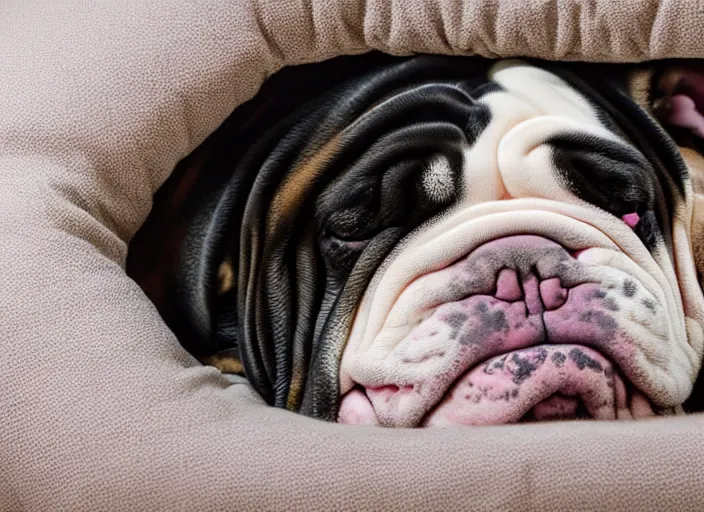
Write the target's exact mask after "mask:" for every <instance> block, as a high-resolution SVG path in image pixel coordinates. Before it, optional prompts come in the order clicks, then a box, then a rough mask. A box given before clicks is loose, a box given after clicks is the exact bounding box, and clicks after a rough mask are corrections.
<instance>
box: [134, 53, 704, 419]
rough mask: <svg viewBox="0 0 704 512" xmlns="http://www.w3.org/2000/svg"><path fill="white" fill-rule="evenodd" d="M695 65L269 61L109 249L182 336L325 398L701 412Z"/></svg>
mask: <svg viewBox="0 0 704 512" xmlns="http://www.w3.org/2000/svg"><path fill="white" fill-rule="evenodd" d="M702 76H704V75H702V74H701V73H700V72H699V70H698V69H694V70H693V69H691V68H689V67H677V66H675V65H674V64H672V63H662V64H659V65H658V66H654V65H639V66H623V65H621V66H615V65H592V64H558V63H546V62H540V61H521V60H506V61H490V60H485V59H480V58H471V57H441V56H423V55H422V56H415V57H411V58H398V57H390V56H384V55H379V54H369V55H365V56H360V57H343V58H338V59H334V60H332V61H328V62H326V63H322V64H314V65H308V66H301V67H297V68H289V69H286V70H284V71H282V72H280V73H278V74H277V75H275V76H274V77H272V78H271V79H270V80H269V81H268V82H267V83H266V84H265V86H264V87H263V88H262V90H261V91H260V93H259V94H258V95H257V96H256V97H255V98H253V99H252V100H251V101H250V102H248V103H247V104H245V105H243V106H242V107H240V108H239V109H237V111H235V112H234V114H233V115H232V117H231V118H230V119H229V120H228V121H227V122H226V123H225V124H224V125H223V126H222V127H221V128H220V129H219V130H218V131H217V132H216V133H214V134H213V135H212V136H211V137H210V138H209V139H208V140H207V141H206V142H205V143H204V144H203V145H202V146H201V147H200V148H199V149H198V150H197V151H196V152H194V153H193V154H192V155H191V156H190V157H189V158H187V159H186V160H184V161H183V162H182V163H181V164H180V165H179V167H178V168H177V169H176V170H175V171H174V173H173V176H172V177H171V178H170V180H169V181H167V182H166V183H165V184H164V186H163V187H162V189H161V190H160V191H159V192H158V193H157V195H156V197H155V201H154V208H153V211H152V213H151V215H150V218H149V219H148V220H147V223H146V224H145V225H144V227H143V228H142V230H141V231H140V232H139V233H138V234H137V236H136V237H135V239H134V240H133V241H132V244H131V247H130V252H129V256H128V265H127V266H128V273H130V275H131V276H132V277H133V278H134V279H135V280H136V281H137V282H138V283H140V285H141V286H142V288H143V289H144V291H145V293H146V294H147V295H148V296H149V297H150V298H151V300H152V301H153V302H154V304H155V305H156V307H157V308H158V309H159V311H160V313H161V314H162V316H163V317H164V319H165V321H166V322H167V324H168V325H169V326H170V327H171V328H172V329H173V331H174V332H175V333H176V335H177V336H178V338H179V340H180V341H181V343H182V344H183V345H184V347H186V348H187V349H188V350H189V351H190V352H191V353H192V354H194V356H196V357H198V358H200V359H201V360H202V361H203V362H204V363H206V364H213V365H215V366H217V367H219V368H220V369H221V370H223V371H226V372H230V373H241V374H244V375H246V377H247V378H248V379H249V381H250V383H251V384H252V386H253V387H254V388H255V389H256V390H257V391H258V392H259V393H260V394H261V395H262V396H263V397H264V398H265V399H266V400H267V401H268V403H270V404H271V405H272V406H275V407H282V408H288V409H290V410H293V411H296V412H300V413H302V414H306V415H309V416H313V417H316V418H319V419H322V420H327V421H340V422H343V423H354V424H366V425H381V426H386V427H447V426H450V425H484V424H498V423H514V422H519V421H548V420H567V419H579V418H593V419H637V418H642V417H647V416H652V415H656V414H673V413H682V412H683V411H686V410H697V408H699V407H701V401H700V398H699V397H700V396H701V395H700V393H699V391H698V390H699V389H700V386H701V384H697V383H696V381H697V376H698V375H699V373H700V371H701V365H702V354H703V352H704V298H703V297H702V289H701V271H702V265H703V263H704V258H703V257H702V251H703V247H704V228H703V225H702V218H703V217H704V214H703V213H702V212H703V211H704V206H702V201H701V197H702V193H703V192H704V190H703V188H704V187H702V178H703V177H704V165H702V161H703V159H702V156H701V155H702V151H701V147H700V146H699V144H700V140H699V137H701V135H702V133H700V128H701V126H704V124H701V119H704V117H702V116H701V114H700V109H701V107H702V105H704V95H700V93H701V91H703V90H704V86H702V84H704V80H701V81H700V79H701V77H702ZM698 116H699V117H698Z"/></svg>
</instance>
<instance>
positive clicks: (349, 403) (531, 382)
mask: <svg viewBox="0 0 704 512" xmlns="http://www.w3.org/2000/svg"><path fill="white" fill-rule="evenodd" d="M412 393H414V389H413V387H411V386H408V387H405V388H404V387H398V386H394V385H390V386H381V387H377V388H374V387H367V388H364V387H363V386H359V385H357V386H355V387H354V388H353V389H352V390H350V391H349V392H347V393H346V394H345V395H344V396H343V397H342V400H341V403H340V411H339V417H338V421H339V423H344V424H355V425H380V426H392V425H388V424H385V421H384V418H380V417H379V415H378V414H377V411H376V409H375V405H374V404H375V403H377V404H378V403H384V404H388V403H389V402H392V401H399V399H400V400H403V399H404V398H405V399H407V400H408V399H411V396H410V395H411V394H412ZM404 395H405V396H404ZM382 409H383V408H382ZM656 411H657V412H656ZM662 413H663V411H660V410H658V409H657V408H656V407H654V406H653V404H652V403H651V402H650V400H649V399H648V398H647V397H646V396H645V395H644V394H643V393H641V392H640V391H638V390H637V389H635V387H634V386H632V385H631V384H630V382H629V381H628V379H626V378H625V377H624V376H623V374H622V372H620V371H619V370H618V369H617V368H616V367H615V365H614V364H613V363H612V362H611V361H610V360H609V359H608V358H607V357H606V356H604V355H603V354H601V353H599V352H598V351H596V350H594V349H592V348H590V347H586V346H582V345H577V344H573V345H547V344H546V345H538V346H535V347H532V348H529V349H521V350H516V351H512V352H508V353H505V354H501V355H499V356H496V357H493V358H490V359H489V360H486V361H483V362H481V363H480V364H477V365H475V366H473V367H471V368H469V369H468V370H467V371H465V372H464V373H463V374H462V375H461V376H460V378H459V379H457V380H456V381H455V382H453V383H452V385H451V386H450V387H449V389H448V390H447V391H446V392H444V393H443V394H442V397H441V399H440V400H439V401H438V402H437V403H435V404H434V405H433V406H432V407H431V409H430V411H429V412H428V413H427V414H426V415H425V416H424V417H422V418H421V419H420V420H419V421H417V422H414V424H412V425H408V426H414V427H450V426H459V425H473V426H481V425H500V424H511V423H531V422H542V421H567V420H590V419H594V420H616V419H618V420H621V419H642V418H647V417H651V416H655V415H656V414H662Z"/></svg>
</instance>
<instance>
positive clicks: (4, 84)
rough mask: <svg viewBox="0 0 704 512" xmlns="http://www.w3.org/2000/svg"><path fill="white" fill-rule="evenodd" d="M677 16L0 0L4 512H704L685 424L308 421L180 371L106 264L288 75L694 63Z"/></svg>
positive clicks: (203, 373) (594, 5) (519, 8)
mask: <svg viewBox="0 0 704 512" xmlns="http://www.w3.org/2000/svg"><path fill="white" fill-rule="evenodd" d="M558 5H559V7H557V6H558ZM692 6H693V4H692V2H689V1H688V0H680V1H672V2H656V1H632V2H612V1H611V0H601V1H598V2H581V1H577V0H574V1H564V2H559V4H558V3H557V2H544V1H540V0H532V1H526V0H512V1H506V2H501V3H499V2H496V1H489V0H486V1H480V0H476V1H472V2H466V3H462V2H455V1H450V0H446V1H444V2H442V1H441V2H437V1H435V0H425V1H421V0H418V1H406V0H404V1H398V2H390V1H388V0H366V1H362V0H348V1H344V2H330V1H329V0H312V1H309V2H296V1H290V2H289V1H277V2H268V1H265V0H260V1H255V0H251V1H250V2H245V1H234V0H229V1H228V0H215V1H210V2H205V1H201V0H190V1H172V2H164V1H162V0H146V1H140V2H137V1H128V0H125V1H112V2H108V1H102V2H98V1H94V2H83V1H79V0H67V1H64V2H56V1H54V0H6V1H5V2H3V3H2V4H1V5H0V77H2V81H1V82H0V92H1V93H2V94H0V236H1V237H2V239H1V241H0V268H1V269H2V279H1V281H0V282H1V283H2V286H1V288H0V311H1V312H2V313H1V315H2V317H1V318H2V327H3V335H2V338H0V339H1V340H2V344H3V347H2V348H3V350H2V351H1V352H0V354H2V355H1V356H0V364H1V365H2V368H3V370H2V372H0V390H1V393H0V410H2V417H1V418H0V440H1V441H2V442H1V444H0V509H2V510H13V511H14V510H114V509H119V510H193V509H198V510H223V509H233V510H234V509H268V510H272V509H279V510H290V509H291V508H298V509H307V510H311V509H313V508H335V509H364V508H376V509H384V510H389V509H408V508H413V509H415V510H418V509H442V508H469V507H481V508H490V507H491V508H495V509H520V510H525V509H531V508H533V509H539V510H545V509H546V508H556V509H557V508H560V509H573V510H574V509H604V508H616V509H622V508H624V507H629V508H631V509H638V510H662V509H677V510H695V509H697V508H700V503H701V502H702V500H704V471H702V469H704V463H703V462H702V460H701V456H700V455H699V454H700V453H702V451H704V439H703V436H702V435H701V432H702V428H703V427H704V418H701V417H685V418H681V419H669V420H648V421H644V422H639V423H626V424H611V423H598V424H597V423H588V424H581V423H579V424H575V423H572V424H555V425H546V426H530V427H497V428H482V429H476V430H465V429H463V430H447V431H438V430H432V431H431V430H424V431H413V430H407V431H405V430H383V429H371V428H364V427H358V428H355V427H346V426H339V425H329V424H324V423H320V422H315V421H314V420H310V419H307V418H303V417H300V416H296V415H293V414H291V413H287V412H283V411H278V410H272V409H269V408H266V407H264V406H263V404H262V403H261V401H260V400H259V399H258V398H256V397H255V396H253V395H252V393H251V391H250V390H249V388H248V387H247V386H245V385H229V383H228V381H227V380H226V379H225V378H223V377H222V376H220V375H219V374H218V373H217V372H216V371H215V370H214V369H212V368H204V367H200V366H199V365H197V364H196V363H195V361H193V360H192V358H190V356H188V355H187V354H186V353H185V352H184V351H183V350H182V349H181V348H180V347H179V345H178V344H177V342H176V340H175V338H174V337H173V336H172V334H171V333H170V332H169V331H168V330H167V328H166V327H165V326H164V325H163V323H162V322H161V321H160V318H159V316H158V315H157V313H156V311H155V309H154V308H153V307H152V306H151V304H150V303H149V302H148V301H147V300H146V298H145V297H144V295H143V294H142V292H141V291H140V290H139V288H138V287H137V286H136V285H135V284H134V283H133V282H132V281H130V280H129V279H128V278H127V277H126V276H125V274H124V271H123V266H124V259H125V254H126V247H127V242H128V241H129V239H130V237H131V236H132V235H133V234H134V232H135V231H136V229H137V228H138V227H139V225H140V224H141V223H142V222H143V220H144V219H145V217H146V215H147V213H148V211H149V209H150V204H151V195H152V193H153V192H154V191H155V190H156V188H157V187H158V186H159V185H160V184H161V183H162V182H163V180H164V179H165V178H166V177H167V175H168V173H169V172H170V170H171V169H172V168H173V166H174V165H175V163H176V162H177V161H178V160H179V159H181V158H182V157H184V156H185V155H186V154H188V153H189V152H190V151H191V150H193V149H194V147H195V146H196V145H197V144H198V143H199V142H201V141H202V140H203V139H204V137H205V136H207V134H208V133H210V132H212V131H213V130H214V129H215V128H216V127H217V126H218V124H219V123H220V122H222V120H223V119H224V118H225V117H226V116H227V115H228V114H229V113H230V112H231V111H232V109H233V108H234V107H235V106H236V105H238V104H239V103H241V102H243V101H245V100H246V99H248V98H250V97H251V96H252V95H253V94H254V93H255V92H256V90H257V88H258V87H259V86H260V84H261V83H262V81H263V80H264V79H265V78H266V77H267V76H268V75H269V74H270V73H272V72H273V71H275V70H276V69H278V68H280V67H281V66H282V65H284V64H291V63H300V62H308V61H314V60H321V59H324V58H327V57H331V56H333V55H337V54H342V53H347V54H353V53H361V52H364V51H366V50H367V49H370V48H377V49H382V50H386V51H389V52H392V53H397V54H407V53H410V52H429V51H430V52H442V53H466V52H475V53H479V54H482V55H486V56H495V55H513V54H522V55H532V56H544V57H548V58H561V59H574V58H579V57H582V58H586V59H603V60H616V61H623V60H643V59H648V58H664V57H672V56H682V57H704V44H703V43H704V33H703V32H702V31H701V30H700V27H701V26H702V22H703V21H704V20H703V19H702V18H703V17H704V11H702V9H701V8H698V9H696V8H695V9H693V8H692Z"/></svg>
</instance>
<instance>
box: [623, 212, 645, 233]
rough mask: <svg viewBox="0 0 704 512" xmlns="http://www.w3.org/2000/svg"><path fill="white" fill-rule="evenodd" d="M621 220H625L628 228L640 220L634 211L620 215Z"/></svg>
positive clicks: (633, 226) (634, 225)
mask: <svg viewBox="0 0 704 512" xmlns="http://www.w3.org/2000/svg"><path fill="white" fill-rule="evenodd" d="M621 220H622V221H623V222H625V223H626V225H627V226H628V227H629V228H631V229H633V228H635V227H636V225H637V224H638V223H639V222H640V215H638V214H637V213H636V212H633V213H627V214H626V215H624V216H623V217H621Z"/></svg>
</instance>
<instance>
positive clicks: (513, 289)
mask: <svg viewBox="0 0 704 512" xmlns="http://www.w3.org/2000/svg"><path fill="white" fill-rule="evenodd" d="M522 296H523V291H522V290H521V285H520V284H519V283H518V275H517V274H516V271H515V270H513V269H510V268H505V269H503V270H502V271H501V272H499V278H498V279H497V281H496V298H497V299H499V300H505V301H509V302H512V301H514V300H518V299H520V298H521V297H522Z"/></svg>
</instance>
